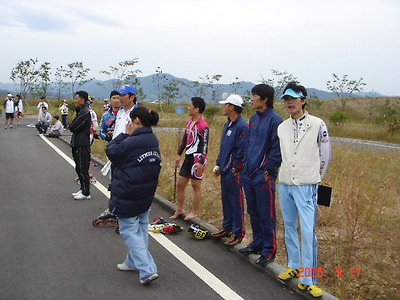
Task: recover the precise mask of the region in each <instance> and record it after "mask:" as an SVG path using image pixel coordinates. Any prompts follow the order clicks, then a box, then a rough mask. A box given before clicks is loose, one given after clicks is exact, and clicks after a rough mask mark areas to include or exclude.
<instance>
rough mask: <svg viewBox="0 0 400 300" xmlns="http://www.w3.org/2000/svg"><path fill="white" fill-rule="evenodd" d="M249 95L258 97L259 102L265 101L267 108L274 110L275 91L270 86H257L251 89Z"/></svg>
mask: <svg viewBox="0 0 400 300" xmlns="http://www.w3.org/2000/svg"><path fill="white" fill-rule="evenodd" d="M251 93H252V94H253V95H258V96H260V99H261V101H264V100H265V99H267V107H269V108H274V96H275V90H274V88H273V87H272V86H269V85H268V84H265V83H261V84H257V85H255V86H254V87H253V88H252V89H251Z"/></svg>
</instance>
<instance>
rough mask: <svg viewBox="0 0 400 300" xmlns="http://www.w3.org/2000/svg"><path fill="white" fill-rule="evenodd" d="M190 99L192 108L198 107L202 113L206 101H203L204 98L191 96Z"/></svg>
mask: <svg viewBox="0 0 400 300" xmlns="http://www.w3.org/2000/svg"><path fill="white" fill-rule="evenodd" d="M190 101H192V103H193V106H194V108H198V109H199V113H201V114H202V113H203V111H204V110H205V108H206V102H205V101H204V99H203V98H201V97H193V98H192V99H190Z"/></svg>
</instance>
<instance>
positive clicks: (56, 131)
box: [46, 115, 64, 137]
mask: <svg viewBox="0 0 400 300" xmlns="http://www.w3.org/2000/svg"><path fill="white" fill-rule="evenodd" d="M53 118H54V120H55V122H54V125H52V126H51V127H50V131H49V132H48V133H46V136H47V137H59V136H60V135H62V134H63V132H64V127H63V125H62V124H61V122H60V117H59V116H57V115H55V116H54V117H53Z"/></svg>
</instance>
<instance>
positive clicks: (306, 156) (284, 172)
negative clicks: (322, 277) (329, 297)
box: [278, 81, 331, 297]
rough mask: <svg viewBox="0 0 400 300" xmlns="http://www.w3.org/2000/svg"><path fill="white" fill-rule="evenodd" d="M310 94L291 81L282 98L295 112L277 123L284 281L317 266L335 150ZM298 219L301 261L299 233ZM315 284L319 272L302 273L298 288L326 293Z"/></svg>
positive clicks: (289, 109) (290, 109)
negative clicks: (320, 201) (324, 194)
mask: <svg viewBox="0 0 400 300" xmlns="http://www.w3.org/2000/svg"><path fill="white" fill-rule="evenodd" d="M306 96H307V90H306V89H305V87H304V86H302V85H298V84H297V83H296V82H294V81H293V82H289V83H288V84H287V86H286V87H285V89H284V93H283V96H282V99H283V101H284V103H285V107H286V109H287V111H288V113H289V114H290V118H289V119H287V120H286V121H284V122H283V123H282V124H280V125H279V127H278V137H279V141H280V148H281V153H282V165H281V169H280V171H279V184H278V192H279V201H280V204H281V211H282V217H283V225H284V238H285V245H286V254H287V265H288V269H287V270H286V271H285V272H283V273H281V274H279V275H278V277H279V278H280V279H282V280H288V279H291V278H294V277H299V268H300V266H301V265H302V266H303V269H304V270H305V269H309V270H311V269H316V267H317V238H316V237H315V222H316V219H317V190H318V183H319V182H320V181H321V179H322V177H323V176H324V174H325V172H326V169H327V167H328V164H329V161H330V151H331V148H330V143H329V136H328V129H327V128H326V125H325V123H324V122H323V121H322V120H321V119H319V118H317V117H314V116H311V115H309V114H308V112H307V111H306V110H305V109H304V108H305V106H306V101H307V100H306ZM293 133H294V134H293ZM299 217H300V229H301V261H300V246H299V239H298V236H297V222H298V220H297V219H298V218H299ZM305 273H307V272H305ZM316 284H317V277H316V276H313V275H311V276H308V277H307V276H302V277H300V281H299V283H298V287H299V289H301V290H307V291H308V292H309V293H310V294H311V295H312V296H313V297H321V296H322V294H323V292H322V290H321V289H320V288H319V287H318V286H317V285H316Z"/></svg>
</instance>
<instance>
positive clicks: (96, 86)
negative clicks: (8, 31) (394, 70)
mask: <svg viewBox="0 0 400 300" xmlns="http://www.w3.org/2000/svg"><path fill="white" fill-rule="evenodd" d="M156 76H157V74H153V75H149V76H145V77H138V78H137V79H138V80H139V82H140V85H138V86H137V88H141V89H142V91H143V94H144V95H145V98H144V99H140V101H142V102H152V101H155V100H157V99H158V91H157V88H156V87H155V82H156ZM161 76H162V78H163V79H162V80H169V81H171V80H173V79H174V80H179V81H181V82H183V83H184V84H178V85H177V87H178V88H179V94H180V95H179V96H178V97H177V98H176V99H175V100H174V101H175V102H181V101H187V100H188V99H189V98H191V97H193V96H194V95H195V94H196V91H199V90H200V89H202V90H203V93H202V95H201V97H203V98H204V99H205V100H206V101H207V102H215V101H220V100H222V97H223V96H225V95H226V94H224V93H227V94H229V93H234V92H235V93H237V94H240V95H245V94H248V93H249V91H251V89H252V88H253V86H254V85H255V84H258V83H253V82H248V81H240V82H237V83H236V84H235V85H232V84H218V83H217V84H213V87H212V88H205V86H206V84H203V83H200V84H199V85H198V86H197V87H192V88H189V87H188V85H189V86H190V84H191V83H192V81H191V80H188V79H185V78H177V77H174V76H173V75H171V74H168V73H162V74H161ZM52 86H53V87H54V84H53V85H52ZM81 90H85V91H87V92H88V93H89V95H91V96H92V97H94V98H95V99H97V100H102V99H104V98H109V95H110V91H111V90H113V80H106V81H100V80H93V81H91V82H89V83H87V84H85V85H83V86H82V88H81ZM70 91H71V89H70V88H69V89H67V90H66V91H63V92H62V94H61V98H71V97H72V95H71V92H70ZM213 91H214V93H213ZM9 92H11V93H13V94H15V93H16V88H15V86H14V84H12V83H1V82H0V96H1V97H4V96H6V95H7V93H9ZM307 93H308V97H309V98H310V97H312V96H314V97H318V98H319V99H332V98H335V95H334V94H333V93H331V92H326V91H322V90H318V89H314V88H308V89H307ZM353 95H354V96H355V97H364V96H375V97H382V96H384V95H382V94H380V93H378V92H375V91H374V92H360V93H354V94H353ZM47 96H48V97H55V98H57V97H58V92H57V90H56V89H55V88H52V89H51V90H50V91H49V92H48V95H47ZM196 96H198V95H197V94H196Z"/></svg>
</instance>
